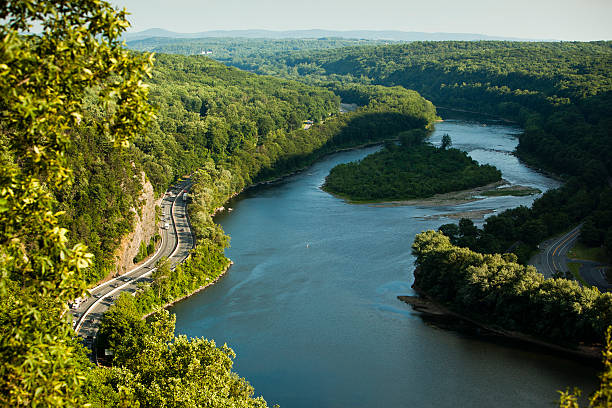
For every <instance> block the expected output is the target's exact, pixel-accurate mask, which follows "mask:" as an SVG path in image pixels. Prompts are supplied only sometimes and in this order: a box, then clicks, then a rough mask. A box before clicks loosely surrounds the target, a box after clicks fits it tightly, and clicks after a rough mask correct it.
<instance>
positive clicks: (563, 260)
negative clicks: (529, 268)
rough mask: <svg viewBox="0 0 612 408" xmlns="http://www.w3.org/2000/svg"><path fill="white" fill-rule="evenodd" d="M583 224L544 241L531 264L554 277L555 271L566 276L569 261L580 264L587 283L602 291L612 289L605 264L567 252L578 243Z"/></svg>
mask: <svg viewBox="0 0 612 408" xmlns="http://www.w3.org/2000/svg"><path fill="white" fill-rule="evenodd" d="M581 227H582V224H580V225H578V226H577V227H575V228H573V229H572V230H570V231H568V232H566V233H565V234H563V235H561V236H559V237H556V238H553V239H550V240H546V241H544V242H542V243H541V244H540V245H539V247H540V252H539V253H538V254H536V255H535V256H534V257H533V258H531V260H530V261H529V264H530V265H533V266H535V267H536V269H537V270H538V272H540V273H541V274H542V275H544V276H545V277H546V278H550V277H552V276H553V275H554V274H555V272H561V273H562V274H563V276H565V273H566V272H569V267H568V266H567V263H568V262H573V263H579V264H580V270H579V273H580V276H581V277H582V278H583V279H584V281H585V282H586V283H588V284H589V285H591V286H596V287H597V288H599V289H600V290H602V291H609V290H612V284H611V283H609V282H608V281H607V279H606V276H605V269H604V265H602V264H600V263H598V262H593V261H585V260H580V259H569V258H568V257H567V253H568V252H569V250H570V249H572V247H573V246H574V244H575V243H576V240H578V237H579V236H580V228H581Z"/></svg>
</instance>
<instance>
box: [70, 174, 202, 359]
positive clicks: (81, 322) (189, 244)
mask: <svg viewBox="0 0 612 408" xmlns="http://www.w3.org/2000/svg"><path fill="white" fill-rule="evenodd" d="M191 185H192V182H191V180H189V179H187V180H184V181H182V182H180V183H178V184H176V185H174V186H172V187H171V188H170V189H169V190H168V191H167V192H166V194H165V195H164V198H163V200H162V204H161V208H162V218H163V219H164V220H165V221H162V223H163V222H168V224H169V228H168V229H161V230H160V231H161V232H160V235H161V237H162V242H161V245H160V246H159V248H158V249H157V251H156V252H155V253H154V254H153V255H152V256H151V257H150V258H149V259H147V260H146V262H144V263H142V264H141V265H139V266H137V267H136V268H134V269H132V270H131V271H129V272H127V273H125V274H123V275H121V276H119V277H116V278H113V279H111V280H109V281H107V282H104V283H102V284H100V285H98V286H96V287H94V288H92V289H90V290H89V293H90V294H91V296H90V297H89V298H87V299H86V300H85V301H84V302H82V303H81V304H80V305H79V306H78V307H77V308H76V309H71V310H70V311H71V312H72V315H73V316H74V331H75V333H76V334H77V335H78V336H81V337H82V338H83V339H85V345H86V346H87V347H88V348H90V349H91V346H92V343H93V339H94V338H95V336H96V333H97V330H98V325H99V324H100V321H101V318H102V315H103V314H104V312H105V311H106V310H107V309H108V308H109V307H110V305H111V304H112V303H113V302H114V301H115V299H117V297H118V296H119V294H120V293H121V292H129V293H134V292H135V291H136V290H137V287H138V283H139V282H141V281H146V280H147V279H150V278H149V276H150V275H151V274H152V273H153V271H154V270H155V269H156V264H157V261H159V260H160V259H161V258H162V257H167V258H168V259H169V260H170V263H171V266H172V267H175V266H176V265H177V264H179V263H181V262H183V261H184V260H185V259H186V258H187V257H188V256H189V252H190V251H191V249H192V248H193V246H194V238H193V234H192V233H191V227H190V225H189V219H188V217H187V202H186V201H185V200H184V199H183V196H182V194H181V192H182V191H189V189H190V188H191Z"/></svg>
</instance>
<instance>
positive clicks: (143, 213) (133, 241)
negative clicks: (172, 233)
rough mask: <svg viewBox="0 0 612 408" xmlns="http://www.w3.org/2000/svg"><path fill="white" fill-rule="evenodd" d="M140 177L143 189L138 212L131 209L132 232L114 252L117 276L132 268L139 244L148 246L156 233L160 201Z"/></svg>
mask: <svg viewBox="0 0 612 408" xmlns="http://www.w3.org/2000/svg"><path fill="white" fill-rule="evenodd" d="M141 176H142V186H143V187H142V193H141V194H140V204H141V206H140V209H139V210H140V211H137V210H136V209H135V208H132V211H134V231H132V232H130V233H129V234H127V235H126V236H124V237H123V239H122V240H121V243H120V244H119V247H118V248H117V250H116V251H115V259H116V260H117V262H116V265H117V268H116V273H118V274H119V275H123V274H124V273H126V272H128V271H130V270H131V269H132V268H133V267H134V257H135V256H136V255H137V254H138V249H139V248H140V243H141V242H144V243H145V244H148V243H149V240H150V239H151V237H153V236H154V235H155V234H156V233H157V232H158V227H157V225H155V206H156V205H160V204H161V200H162V199H161V198H159V199H157V200H156V199H155V192H154V191H153V185H152V184H151V183H150V182H149V181H148V180H146V178H145V174H144V173H142V174H141ZM139 213H140V215H139Z"/></svg>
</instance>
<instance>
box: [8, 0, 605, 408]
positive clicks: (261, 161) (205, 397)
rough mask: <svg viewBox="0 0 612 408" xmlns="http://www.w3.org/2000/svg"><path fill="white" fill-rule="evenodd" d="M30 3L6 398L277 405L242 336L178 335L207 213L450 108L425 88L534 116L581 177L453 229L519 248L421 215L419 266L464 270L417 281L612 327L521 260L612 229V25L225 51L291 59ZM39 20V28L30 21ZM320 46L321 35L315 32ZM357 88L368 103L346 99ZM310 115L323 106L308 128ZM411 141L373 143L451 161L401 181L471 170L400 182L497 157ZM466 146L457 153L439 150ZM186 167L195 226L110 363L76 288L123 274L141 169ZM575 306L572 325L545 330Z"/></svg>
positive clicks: (210, 274)
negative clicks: (172, 45) (241, 348)
mask: <svg viewBox="0 0 612 408" xmlns="http://www.w3.org/2000/svg"><path fill="white" fill-rule="evenodd" d="M17 3H18V2H10V5H11V7H7V8H6V9H4V10H2V12H1V14H0V16H1V17H2V19H3V23H2V31H1V34H2V37H3V42H2V45H1V46H0V56H1V58H0V61H2V63H1V64H0V93H1V96H2V113H1V116H0V130H1V131H0V168H1V169H2V176H1V177H0V226H1V227H2V228H0V269H1V272H2V276H1V278H0V305H1V307H0V342H1V343H0V358H1V359H2V365H1V368H0V404H2V405H5V406H14V407H22V406H24V407H25V406H62V407H63V406H84V405H86V404H88V403H90V404H92V405H93V406H96V407H111V406H120V405H122V404H123V405H124V406H137V405H140V406H217V405H219V406H222V405H223V406H240V407H264V406H266V402H265V401H264V400H263V398H261V397H255V396H254V390H253V388H252V387H251V386H250V385H249V384H248V382H247V381H246V380H244V379H242V378H240V377H238V375H237V374H236V373H235V372H233V371H232V364H233V360H232V359H233V358H234V357H235V354H234V352H233V351H232V350H231V349H230V348H229V347H227V346H222V347H218V346H217V345H216V344H215V343H214V341H211V340H205V339H200V338H196V339H187V338H186V337H184V336H175V334H174V323H175V321H174V318H173V317H171V316H170V315H169V314H168V313H167V312H165V311H163V310H161V311H160V310H159V308H160V307H161V306H163V305H165V304H167V303H169V302H172V301H173V300H176V299H178V298H181V297H183V296H185V295H188V294H190V293H192V292H193V291H194V290H197V289H198V288H200V287H202V286H204V285H207V284H208V283H209V282H210V281H211V280H212V281H214V280H215V279H217V278H218V277H219V276H220V275H221V274H222V273H224V272H225V271H226V270H227V268H228V266H229V262H230V261H229V260H228V259H227V258H226V257H225V255H224V249H225V248H226V247H227V245H228V243H229V238H228V237H227V236H226V235H225V234H224V232H223V230H222V229H221V227H220V226H219V225H217V224H215V223H214V222H213V220H212V217H211V216H212V214H213V212H214V210H215V209H216V208H218V207H219V206H220V205H222V204H223V203H224V202H225V201H227V200H228V199H229V198H230V197H232V196H233V195H235V194H238V193H239V192H241V191H242V190H244V189H245V188H246V187H248V186H251V185H253V184H256V183H257V182H260V181H266V180H271V179H274V178H276V177H279V176H282V175H286V174H288V173H291V172H293V171H296V170H299V169H302V168H304V167H306V166H308V165H310V164H312V163H313V162H314V161H316V160H317V159H318V158H320V157H322V156H323V155H326V154H329V153H332V152H335V151H338V150H340V149H344V148H350V147H355V146H361V145H367V144H374V143H381V142H383V141H385V140H388V139H391V138H394V137H398V136H400V135H402V132H406V131H414V130H415V129H416V130H418V131H419V132H422V131H425V130H426V129H431V126H432V124H433V122H434V121H435V120H436V119H437V115H436V109H435V106H434V105H433V104H432V102H430V101H429V100H427V99H425V98H424V97H423V96H421V94H422V95H424V96H425V97H426V98H428V99H430V100H432V101H434V102H435V103H437V104H439V105H452V106H460V107H462V108H467V109H474V110H479V111H485V112H488V113H491V114H495V115H498V116H503V117H506V118H509V119H512V120H515V121H518V122H519V123H520V124H521V125H522V126H523V127H524V128H525V133H524V134H523V135H521V137H520V145H519V149H518V153H519V155H520V156H521V157H522V158H523V159H525V160H528V161H529V162H530V163H533V164H536V165H538V166H540V167H542V168H545V169H547V170H549V171H553V172H556V173H558V174H560V175H561V176H563V177H564V178H565V180H566V183H565V185H564V187H563V188H561V189H559V190H556V191H552V192H549V193H546V194H545V195H544V196H543V197H542V198H541V199H539V200H538V201H536V203H535V204H534V206H533V208H530V209H527V208H518V209H515V210H510V211H508V212H506V213H503V214H499V215H496V216H493V217H490V218H489V219H488V220H487V222H486V223H485V225H484V227H483V229H481V230H479V229H477V228H475V227H474V228H468V227H470V226H469V225H468V226H467V227H466V228H464V229H460V230H458V231H456V232H457V235H456V236H455V237H451V239H457V240H462V242H465V245H466V246H469V247H470V248H473V249H475V250H478V251H481V252H490V253H497V252H503V251H505V250H506V249H507V248H509V247H510V246H511V245H512V244H516V245H515V248H517V249H516V250H515V252H516V254H517V255H518V258H515V257H514V256H512V255H503V256H502V255H482V254H479V253H476V252H473V251H472V250H470V249H467V248H465V247H464V248H459V247H456V246H453V245H452V243H451V241H449V238H447V237H444V236H443V235H441V234H436V233H426V234H425V235H419V236H418V238H417V243H416V244H415V254H416V256H417V263H419V265H420V267H421V269H420V271H428V272H429V271H438V272H440V271H446V272H448V274H447V275H445V276H443V277H441V278H440V279H435V282H434V281H431V280H433V279H434V278H435V275H434V274H433V273H432V274H431V275H429V276H428V277H426V276H424V275H419V272H417V273H416V275H417V281H418V283H419V286H421V287H422V288H424V289H425V290H427V291H428V293H431V294H432V296H435V297H437V298H439V299H440V300H441V301H448V302H451V301H452V302H454V304H455V306H457V307H460V308H464V309H466V310H467V309H471V308H473V307H477V306H478V307H479V306H482V305H485V306H487V307H490V308H491V309H492V310H493V311H494V312H495V313H494V315H492V316H491V317H490V318H491V319H494V322H495V323H496V324H500V325H503V326H508V327H511V328H516V329H517V330H525V331H529V332H531V333H533V334H536V335H539V336H543V337H546V338H549V339H551V340H554V341H561V340H563V341H570V342H576V341H588V342H602V341H603V340H604V337H605V336H604V330H605V327H606V326H607V325H609V324H610V323H612V316H611V312H610V304H611V301H610V298H609V296H608V294H601V293H598V292H597V291H596V290H594V289H586V288H581V287H579V286H578V285H577V284H575V283H572V282H569V281H567V280H563V279H560V280H554V281H548V280H547V281H544V280H542V279H541V277H537V276H536V275H535V273H534V272H533V270H531V269H530V268H525V267H524V266H523V265H520V264H518V263H517V262H516V261H517V260H518V261H524V260H525V258H526V257H527V256H528V255H529V254H530V253H531V251H532V250H533V249H534V247H535V246H536V245H537V244H538V242H539V241H540V240H541V239H544V238H545V237H547V236H549V235H551V234H554V233H556V232H559V231H562V230H564V229H566V228H568V226H570V225H574V224H576V223H578V222H581V221H584V232H585V233H584V234H583V240H584V241H585V243H587V244H589V245H593V246H596V245H599V246H601V245H603V246H605V248H607V250H610V248H611V246H612V233H611V231H610V226H611V225H612V216H611V214H612V213H611V211H612V202H611V200H612V190H611V189H610V184H609V175H610V174H612V161H611V158H610V148H611V147H612V136H611V128H612V122H611V117H610V115H609V113H610V110H609V107H610V98H611V91H612V89H611V88H612V79H611V75H610V66H611V62H612V51H611V49H612V44H611V43H609V42H598V43H589V44H584V43H553V44H542V43H535V44H532V43H506V42H485V43H470V42H441V43H414V44H400V45H384V46H383V45H380V46H369V45H368V46H362V44H361V42H360V41H356V42H344V41H341V40H327V42H326V43H310V42H308V41H306V42H304V43H303V44H293V45H292V44H277V43H275V45H274V46H275V50H274V52H276V51H277V49H278V50H282V52H280V53H278V54H273V53H267V54H266V56H265V58H261V56H260V55H258V53H257V52H253V53H250V52H249V53H244V54H242V55H240V56H239V59H232V57H231V56H229V55H228V56H227V61H226V62H228V63H231V64H233V65H236V66H238V67H240V68H242V69H248V70H251V71H256V72H258V73H265V74H275V75H276V76H277V77H276V78H275V77H271V76H260V75H257V74H255V73H249V72H245V71H243V70H240V69H238V68H231V67H227V66H225V65H223V64H221V63H219V62H216V61H213V60H211V59H209V58H207V57H206V56H200V55H196V56H181V55H158V56H157V57H156V58H155V59H154V58H153V57H152V56H150V55H147V54H140V53H134V52H129V51H128V50H126V49H124V48H123V45H122V43H121V42H120V40H119V38H120V35H121V33H122V32H123V31H124V30H125V28H126V27H127V26H128V25H129V24H128V23H127V21H126V14H125V12H118V11H116V10H114V9H113V8H112V7H111V5H110V4H108V3H105V2H85V3H79V4H75V5H71V6H70V7H68V6H63V5H62V7H60V6H58V5H57V4H56V3H55V2H52V1H48V0H36V1H33V2H29V3H28V7H22V5H21V4H17ZM32 22H36V23H39V24H41V25H43V26H44V27H45V30H43V32H41V33H38V34H33V33H31V32H30V29H31V24H32ZM257 44H258V43H257V42H256V41H254V43H253V47H255V48H256V47H257V46H258V45H257ZM355 44H359V45H360V46H359V47H348V48H337V47H340V46H344V45H355ZM201 46H202V45H201V44H197V45H195V47H201ZM292 47H293V48H295V47H297V48H299V50H301V52H299V53H297V54H294V53H292V52H291V51H295V49H293V50H292V49H291V48H292ZM319 48H322V49H326V50H325V51H313V49H319ZM336 48H337V49H336ZM299 50H298V51H299ZM304 50H306V51H304ZM410 89H415V90H410ZM419 92H420V93H419ZM341 100H342V101H344V102H347V103H356V104H357V105H359V106H360V108H358V109H357V110H356V111H354V112H348V113H344V114H341V113H340V111H339V104H340V101H341ZM304 121H312V122H313V126H312V127H311V128H310V129H308V130H305V129H303V127H302V124H303V122H304ZM403 134H404V135H406V133H403ZM411 149H412V150H410V149H406V151H404V150H403V147H399V146H394V145H389V147H388V148H387V150H386V151H385V152H383V153H381V154H380V155H379V156H374V157H373V158H372V159H369V160H372V161H376V160H384V161H388V163H387V164H389V165H390V166H394V165H395V164H398V165H399V164H400V163H405V162H406V161H408V162H410V163H419V161H420V160H425V157H427V156H429V157H431V156H435V155H440V156H442V157H443V159H441V160H440V159H439V160H436V163H435V164H436V166H434V167H431V166H429V167H421V168H417V169H415V172H414V175H408V174H407V175H406V180H407V179H409V178H410V177H418V178H419V180H422V179H423V178H422V176H423V172H429V171H433V170H434V168H435V169H436V171H437V170H440V172H439V173H435V178H434V180H437V181H439V180H441V179H442V178H443V177H444V175H445V174H449V173H450V174H453V175H456V174H457V172H460V174H461V175H462V177H461V178H458V179H456V180H454V182H455V183H456V184H454V185H452V186H440V183H439V182H438V183H437V184H438V186H437V187H436V188H430V189H427V188H423V187H422V184H423V183H422V182H420V183H412V184H411V185H410V184H408V183H407V182H405V181H403V178H398V181H402V182H401V183H399V184H397V185H396V186H393V185H392V184H391V182H390V180H389V178H383V179H382V181H380V183H383V184H385V186H389V188H390V190H389V192H388V193H387V192H384V193H383V195H384V196H386V195H387V194H395V193H396V192H397V193H398V194H399V195H402V194H404V193H406V192H407V191H408V190H410V191H415V190H416V189H417V186H421V187H420V188H421V190H420V193H419V194H430V193H431V192H434V191H437V190H444V189H449V188H450V189H454V188H458V187H459V186H460V185H461V186H462V185H470V184H473V185H478V184H483V183H486V182H489V180H494V179H498V178H499V173H498V172H497V171H496V170H495V169H492V168H488V167H486V166H485V167H482V168H480V167H475V164H474V163H472V162H471V161H470V160H469V159H468V158H467V157H465V155H464V154H462V153H460V152H456V151H454V150H452V149H449V150H447V149H442V150H441V151H438V149H434V148H433V147H429V146H420V147H414V146H412V147H411ZM409 150H410V152H409ZM408 153H409V154H413V155H419V156H418V157H417V156H409V158H407V156H405V154H408ZM385 155H386V156H385ZM364 163H367V162H366V161H364ZM392 163H393V164H392ZM450 163H455V164H456V165H457V166H458V167H449V168H448V169H447V168H445V166H446V165H447V164H450ZM430 164H431V163H430ZM364 165H366V164H364ZM377 166H378V165H377ZM445 172H447V173H445ZM185 174H193V180H194V186H193V190H192V193H193V194H192V204H191V206H190V216H191V220H192V225H193V229H194V231H195V235H196V238H197V246H196V248H195V249H194V250H193V252H192V253H191V256H190V258H189V260H188V261H186V262H185V263H184V264H182V265H181V266H179V267H177V268H176V269H173V270H171V269H170V268H169V266H168V265H167V264H163V263H162V264H160V265H159V268H158V270H157V272H156V274H155V275H153V279H152V281H151V282H150V283H147V284H145V285H143V286H142V287H141V290H140V291H139V292H138V294H137V295H136V296H131V295H126V294H124V295H123V296H121V297H120V298H119V300H118V301H117V302H116V303H115V304H114V305H113V306H112V307H111V309H110V310H109V311H108V312H107V314H106V316H105V320H104V323H103V324H102V327H101V328H100V330H101V332H100V338H99V345H100V349H101V350H104V349H109V350H110V351H111V353H110V355H109V358H108V362H107V363H108V364H109V366H108V367H103V366H101V367H96V366H94V365H93V364H92V363H90V362H89V361H88V359H87V357H86V351H85V349H84V347H82V345H81V344H80V343H79V340H78V339H77V338H75V336H74V331H73V329H72V327H71V324H72V322H71V319H70V313H67V306H66V305H67V304H68V302H70V301H72V300H74V299H75V298H77V297H79V296H83V295H85V293H86V292H85V291H86V288H87V287H90V286H91V285H93V284H95V283H96V282H98V281H100V280H101V279H103V278H105V277H107V276H108V275H110V274H112V273H114V262H115V259H114V256H115V255H114V251H115V250H116V249H117V247H118V245H119V241H120V239H121V238H122V237H123V236H125V234H126V233H128V232H130V231H131V230H132V229H133V225H134V219H135V214H137V213H138V212H139V210H140V193H141V191H142V189H143V185H142V183H143V181H142V180H143V179H144V180H145V181H146V182H148V183H151V185H152V187H153V189H154V191H155V193H156V194H158V195H159V194H161V193H162V192H164V191H165V190H166V189H167V187H168V186H169V185H171V184H172V183H173V182H175V181H176V180H178V179H179V178H180V177H181V176H183V175H185ZM417 175H418V176H417ZM331 180H333V177H332V179H331ZM434 180H432V181H431V184H432V185H434V184H436V182H435V181H434ZM359 183H360V181H359V180H357V179H356V180H354V181H351V182H350V183H349V184H353V185H356V184H359ZM462 188H463V187H462ZM402 189H403V190H402ZM364 197H365V196H364ZM385 198H386V197H385ZM465 224H466V223H465V222H464V226H465ZM448 230H449V231H450V229H448ZM449 235H451V234H449ZM141 244H142V243H141ZM144 244H145V247H146V246H147V244H149V243H144ZM145 252H149V251H145ZM449 257H450V258H453V259H452V262H451V261H449V259H450V258H449ZM474 260H475V261H474ZM447 261H448V262H447ZM463 261H465V262H463ZM445 262H446V264H445ZM454 262H455V263H456V262H459V263H460V265H455V263H454ZM443 265H445V266H444V267H441V266H443ZM490 271H495V273H494V274H493V273H492V272H491V273H489V272H490ZM500 271H501V272H504V273H505V274H502V273H501V272H500ZM498 272H499V273H498ZM506 272H507V273H506ZM423 273H424V272H423ZM468 273H469V274H468ZM476 278H478V279H476ZM481 278H482V279H481ZM498 278H499V279H502V278H507V279H506V280H503V279H502V281H500V282H498V281H497V279H498ZM428 279H431V280H428ZM441 282H444V284H443V287H442V286H440V285H441ZM492 282H493V283H492ZM485 286H486V287H485ZM508 293H510V295H508V296H506V295H507V294H508ZM549 298H550V299H549ZM534 304H535V305H537V307H539V308H540V309H541V310H543V311H545V312H546V313H547V315H546V316H547V318H549V321H548V322H543V323H540V324H539V323H538V322H536V321H534V320H533V319H531V320H530V317H529V316H526V314H527V313H528V310H527V309H526V305H534ZM540 309H539V310H540ZM151 313H152V314H151ZM149 314H150V316H149V317H148V318H147V320H144V316H145V315H149ZM561 319H563V321H564V322H567V321H569V322H570V323H571V324H568V325H563V326H562V327H563V329H558V330H556V331H550V330H549V329H550V327H549V326H550V323H551V322H557V321H560V320H561ZM608 368H609V367H608ZM604 385H605V384H604ZM608 387H609V384H608Z"/></svg>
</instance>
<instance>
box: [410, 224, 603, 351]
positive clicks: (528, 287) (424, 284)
mask: <svg viewBox="0 0 612 408" xmlns="http://www.w3.org/2000/svg"><path fill="white" fill-rule="evenodd" d="M412 249H413V254H414V255H415V256H416V258H417V259H416V265H417V270H415V287H417V288H419V289H420V290H422V291H423V292H424V293H426V294H429V295H430V296H433V297H434V298H436V299H437V300H438V301H440V302H443V303H446V304H449V305H450V306H451V307H453V308H454V309H456V310H458V311H460V312H463V313H465V314H466V315H468V316H471V317H473V318H476V319H478V320H480V321H482V322H484V323H487V324H491V325H494V326H498V327H501V328H503V329H505V330H515V331H520V332H523V333H526V334H532V335H535V336H538V337H540V338H545V339H548V340H549V341H552V342H557V343H559V344H563V345H569V346H571V345H575V344H577V343H583V342H584V343H590V344H594V343H602V342H603V341H604V339H605V330H606V329H607V327H608V326H610V325H612V296H610V294H608V293H600V292H599V291H598V290H597V289H591V288H586V287H581V286H580V285H579V284H578V283H576V282H574V281H569V280H566V279H544V277H543V276H542V275H541V274H540V273H538V272H537V271H536V270H535V268H533V267H531V266H527V267H526V266H524V265H520V264H518V263H516V257H512V256H508V255H504V256H502V255H500V254H492V255H483V254H479V253H477V252H473V251H471V250H469V249H467V248H460V247H458V246H454V245H452V244H451V243H450V240H449V239H448V238H447V237H446V236H444V235H443V234H442V233H439V232H434V231H426V232H423V233H421V234H418V235H417V236H416V237H415V241H414V244H413V246H412Z"/></svg>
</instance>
